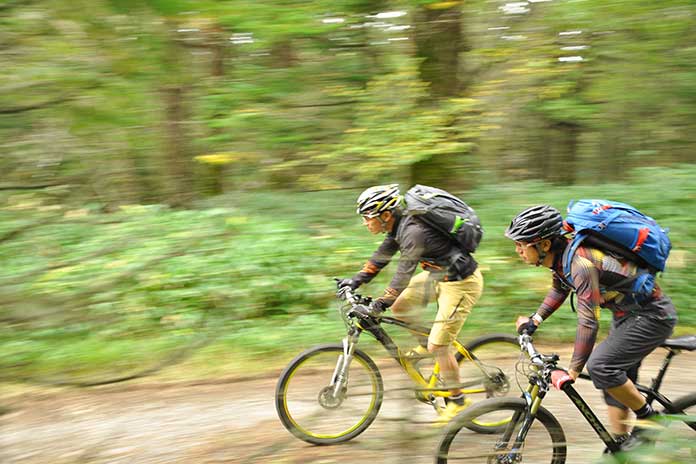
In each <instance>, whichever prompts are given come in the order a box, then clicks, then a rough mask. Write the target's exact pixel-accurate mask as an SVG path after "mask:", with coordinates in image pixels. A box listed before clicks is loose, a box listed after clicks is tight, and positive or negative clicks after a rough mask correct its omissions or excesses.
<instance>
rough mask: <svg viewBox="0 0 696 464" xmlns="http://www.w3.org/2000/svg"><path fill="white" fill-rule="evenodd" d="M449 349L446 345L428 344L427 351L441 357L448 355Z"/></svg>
mask: <svg viewBox="0 0 696 464" xmlns="http://www.w3.org/2000/svg"><path fill="white" fill-rule="evenodd" d="M448 349H449V347H448V346H447V345H435V344H434V343H432V342H428V351H429V352H431V353H433V354H434V355H436V356H441V355H444V354H447V353H448Z"/></svg>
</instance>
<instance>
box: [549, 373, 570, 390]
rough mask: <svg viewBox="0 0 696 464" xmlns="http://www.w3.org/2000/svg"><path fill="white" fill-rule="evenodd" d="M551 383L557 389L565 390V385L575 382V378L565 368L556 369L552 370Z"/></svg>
mask: <svg viewBox="0 0 696 464" xmlns="http://www.w3.org/2000/svg"><path fill="white" fill-rule="evenodd" d="M551 383H552V384H553V386H554V387H556V389H558V390H563V387H565V386H566V385H571V384H573V383H575V380H573V378H572V377H571V376H570V374H568V373H567V372H566V371H564V370H563V369H556V370H554V371H553V372H551Z"/></svg>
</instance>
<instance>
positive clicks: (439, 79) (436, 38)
mask: <svg viewBox="0 0 696 464" xmlns="http://www.w3.org/2000/svg"><path fill="white" fill-rule="evenodd" d="M415 40H416V49H417V52H418V56H419V57H421V58H423V61H422V63H421V65H420V77H421V80H423V81H425V82H429V83H430V92H431V95H432V96H433V97H434V98H442V97H453V96H456V95H457V94H458V93H459V92H460V91H461V90H462V88H461V83H460V80H459V74H458V70H459V53H460V52H461V51H462V50H463V42H464V40H463V37H462V28H461V10H460V6H459V4H455V5H454V6H452V7H450V8H446V9H428V8H421V9H420V10H419V11H418V12H417V13H416V21H415Z"/></svg>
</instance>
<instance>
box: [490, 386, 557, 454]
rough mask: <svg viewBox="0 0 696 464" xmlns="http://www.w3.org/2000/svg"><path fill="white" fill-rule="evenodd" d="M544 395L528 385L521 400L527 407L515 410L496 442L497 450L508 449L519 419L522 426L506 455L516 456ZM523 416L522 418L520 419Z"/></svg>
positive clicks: (541, 391)
mask: <svg viewBox="0 0 696 464" xmlns="http://www.w3.org/2000/svg"><path fill="white" fill-rule="evenodd" d="M545 395H546V392H545V391H543V390H540V388H539V385H538V384H536V383H532V382H530V383H529V385H528V386H527V390H526V391H525V392H524V393H523V394H522V398H524V400H525V402H526V403H527V407H526V408H525V409H524V410H517V411H515V412H514V414H513V415H512V418H511V420H510V423H509V424H508V426H507V428H506V429H505V432H504V433H503V436H502V437H500V440H498V444H497V448H498V449H505V448H507V447H508V443H509V442H510V440H511V439H512V438H513V437H512V434H513V432H514V431H515V427H516V426H517V424H518V423H519V421H520V419H522V426H521V427H520V430H519V432H517V435H516V436H515V437H514V442H513V444H512V447H511V448H512V449H511V450H510V453H507V455H508V456H510V457H514V456H515V455H517V453H518V452H519V450H520V448H522V445H523V444H524V441H525V439H526V438H527V433H528V432H529V429H530V428H531V426H532V423H533V422H534V418H535V417H536V413H537V411H538V410H539V406H540V405H541V400H542V399H543V398H544V396H545ZM523 415H524V418H522V416H523Z"/></svg>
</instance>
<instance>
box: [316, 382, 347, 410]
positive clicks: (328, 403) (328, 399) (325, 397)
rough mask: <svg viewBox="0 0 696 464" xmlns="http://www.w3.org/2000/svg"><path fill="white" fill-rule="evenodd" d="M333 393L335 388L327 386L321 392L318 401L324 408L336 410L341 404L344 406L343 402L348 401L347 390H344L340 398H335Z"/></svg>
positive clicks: (339, 395)
mask: <svg viewBox="0 0 696 464" xmlns="http://www.w3.org/2000/svg"><path fill="white" fill-rule="evenodd" d="M333 393H334V387H332V386H331V385H327V386H326V387H324V388H322V389H321V391H320V392H319V398H318V400H319V404H320V405H321V407H322V408H324V409H336V408H337V407H339V406H340V405H341V404H343V400H345V399H346V389H345V388H344V389H342V390H341V392H340V393H339V394H338V396H334V394H333Z"/></svg>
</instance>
